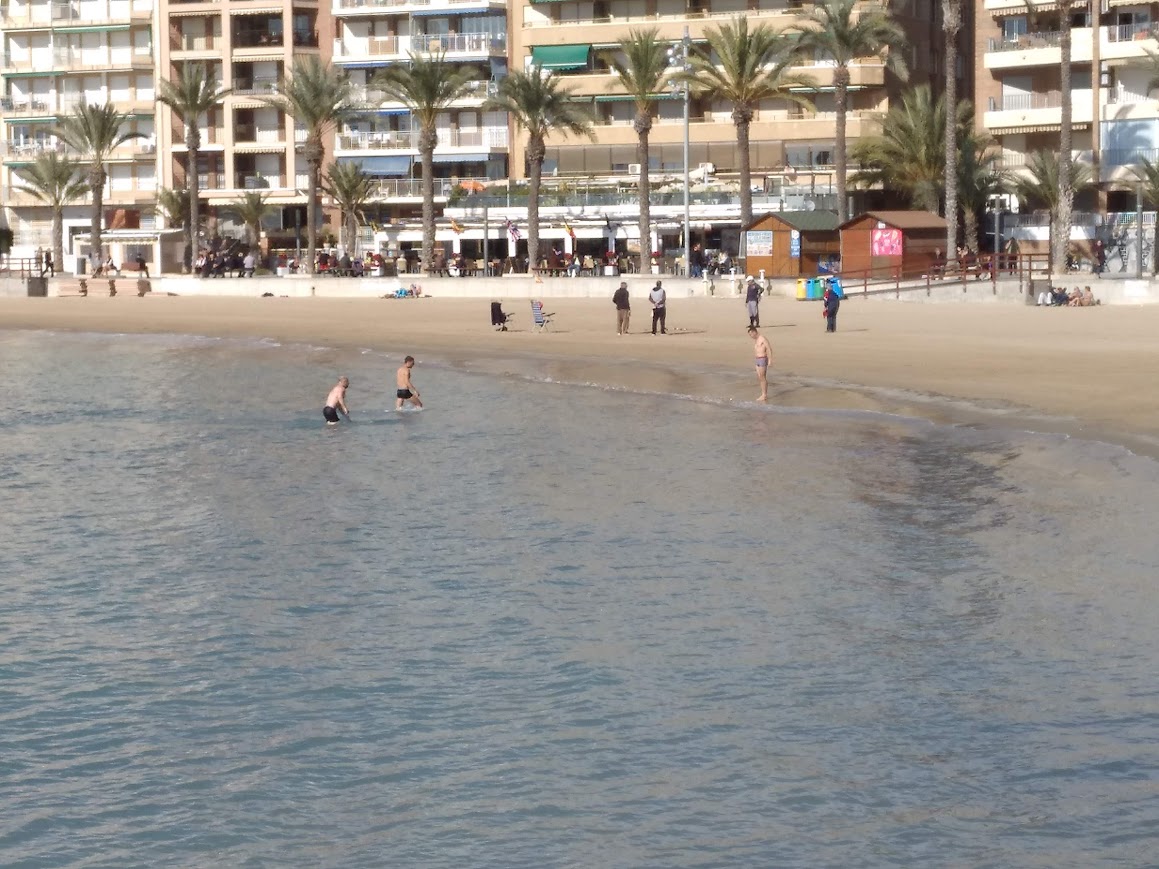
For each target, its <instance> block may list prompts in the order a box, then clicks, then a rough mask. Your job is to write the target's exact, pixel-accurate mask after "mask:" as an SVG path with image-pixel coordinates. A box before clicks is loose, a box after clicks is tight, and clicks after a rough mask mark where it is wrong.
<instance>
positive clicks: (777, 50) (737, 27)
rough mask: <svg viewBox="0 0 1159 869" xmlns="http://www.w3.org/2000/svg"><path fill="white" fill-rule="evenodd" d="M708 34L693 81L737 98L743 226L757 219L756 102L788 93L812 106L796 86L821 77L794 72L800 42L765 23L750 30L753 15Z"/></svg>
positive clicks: (701, 89)
mask: <svg viewBox="0 0 1159 869" xmlns="http://www.w3.org/2000/svg"><path fill="white" fill-rule="evenodd" d="M704 36H705V39H707V40H708V48H707V49H706V50H697V51H695V52H694V53H693V55H692V63H691V66H692V69H691V71H690V72H689V73H688V76H689V81H690V83H691V85H692V86H693V87H694V88H695V89H696V92H697V93H698V94H711V95H713V96H714V97H716V98H717V99H721V100H725V101H727V102H729V103H731V104H732V123H733V126H735V127H736V147H737V152H738V156H739V158H740V225H741V227H742V228H743V227H747V226H748V225H749V224H750V223H752V221H753V192H752V165H751V163H750V158H749V127H750V125H751V124H752V122H753V116H754V115H756V110H757V106H758V105H759V104H760V103H761V102H762V101H764V100H771V99H784V100H788V101H789V102H792V103H796V104H797V105H800V106H803V107H805V108H809V107H811V106H812V102H811V101H810V100H809V98H808V97H806V96H805V95H804V94H800V93H797V92H795V91H794V90H793V89H794V88H798V89H806V88H812V87H815V84H816V83H815V82H814V81H813V80H812V79H811V78H809V77H807V76H803V75H798V74H796V73H791V72H789V68H790V67H792V66H793V64H794V63H796V62H797V51H796V47H795V42H794V41H793V40H788V39H785V38H784V37H781V36H778V35H777V34H776V33H775V32H774V31H773V30H772V28H770V27H769V26H767V25H765V24H759V25H757V26H756V27H754V28H753V29H752V30H750V29H749V22H748V19H747V18H745V17H744V16H738V17H737V18H735V19H734V20H733V21H731V22H725V23H724V24H721V25H720V26H719V27H714V28H711V29H709V30H708V31H706V32H705V34H704Z"/></svg>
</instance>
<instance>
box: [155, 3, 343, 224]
mask: <svg viewBox="0 0 1159 869" xmlns="http://www.w3.org/2000/svg"><path fill="white" fill-rule="evenodd" d="M157 12H158V40H157V43H158V44H157V68H158V71H159V74H160V76H161V77H178V76H179V75H180V72H181V68H182V65H184V64H187V63H199V64H204V65H206V66H207V68H208V69H209V70H210V71H211V72H212V74H213V75H214V77H215V78H216V79H217V81H219V82H220V83H221V85H222V86H223V87H225V88H229V89H230V90H231V93H230V95H229V96H228V97H226V99H225V101H224V103H223V104H222V105H221V106H219V107H217V108H215V109H214V110H213V111H211V112H208V113H207V114H206V115H205V116H203V117H202V118H201V119H200V120H199V124H200V127H201V151H200V154H199V156H198V165H197V173H198V176H199V179H198V181H199V184H200V190H201V197H202V200H203V201H204V203H205V205H206V206H207V230H208V231H209V232H211V233H212V232H214V231H223V230H226V229H229V228H230V225H231V224H230V221H231V217H230V215H229V211H228V209H227V208H223V206H228V204H229V203H230V202H232V201H235V200H237V199H238V198H240V197H241V196H242V195H244V194H245V192H246V191H251V190H263V191H265V192H266V194H267V195H268V197H269V201H270V202H271V203H272V204H274V205H275V206H279V208H278V211H277V213H276V214H275V215H274V217H273V219H272V220H270V221H269V226H268V228H269V230H270V232H271V233H274V234H277V233H278V232H279V231H281V232H282V233H283V234H284V235H291V234H293V233H295V228H296V227H304V226H305V225H306V220H305V207H306V187H307V183H308V182H307V165H306V161H305V158H304V157H303V155H302V153H301V151H300V150H298V148H297V146H298V145H299V144H300V143H302V142H303V141H304V139H305V131H304V130H300V129H296V128H295V124H294V120H293V118H291V117H289V116H287V115H286V114H285V113H283V112H281V111H279V110H278V109H275V108H271V107H270V106H268V105H266V103H264V102H263V98H268V97H269V96H271V95H273V94H276V93H277V90H278V86H279V83H280V82H281V81H282V79H283V77H284V76H285V75H286V73H287V72H289V71H290V70H291V68H292V66H293V63H294V59H295V58H297V57H299V56H303V55H311V54H312V55H316V56H320V57H321V58H322V59H323V60H326V59H327V58H328V56H329V53H330V41H329V34H330V28H331V26H332V25H331V23H330V10H329V6H328V5H325V4H319V2H318V0H157ZM157 118H158V131H159V147H160V151H161V184H162V185H163V186H165V187H169V188H174V187H177V188H180V187H184V186H185V184H186V175H185V173H186V172H187V171H188V168H187V159H186V147H185V127H184V125H183V124H182V123H181V121H180V120H179V119H177V118H176V117H175V116H174V115H173V112H172V111H171V110H170V109H169V108H168V107H167V106H164V105H158V107H157Z"/></svg>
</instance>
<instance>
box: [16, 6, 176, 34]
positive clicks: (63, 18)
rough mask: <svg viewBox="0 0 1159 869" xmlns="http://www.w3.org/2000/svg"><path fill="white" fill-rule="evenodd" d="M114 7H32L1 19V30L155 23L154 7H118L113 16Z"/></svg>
mask: <svg viewBox="0 0 1159 869" xmlns="http://www.w3.org/2000/svg"><path fill="white" fill-rule="evenodd" d="M113 5H114V4H112V3H109V2H105V3H100V4H96V3H86V4H84V7H83V10H82V7H81V4H80V3H48V4H44V5H41V4H33V3H29V4H28V6H27V8H26V11H25V14H24V15H14V16H10V15H4V16H3V17H0V30H3V31H5V32H10V31H13V30H47V29H49V28H52V27H62V26H68V25H70V24H76V25H84V26H86V27H102V26H105V25H109V26H116V25H125V24H133V23H141V24H148V23H149V22H150V21H152V20H153V4H152V3H140V2H135V3H131V4H130V3H118V4H116V6H118V7H120V8H117V9H116V11H115V12H114V10H113Z"/></svg>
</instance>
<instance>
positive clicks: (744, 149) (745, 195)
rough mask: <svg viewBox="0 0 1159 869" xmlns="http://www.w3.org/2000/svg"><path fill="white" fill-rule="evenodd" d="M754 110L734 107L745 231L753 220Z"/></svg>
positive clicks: (742, 217) (741, 211)
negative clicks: (751, 153) (751, 131)
mask: <svg viewBox="0 0 1159 869" xmlns="http://www.w3.org/2000/svg"><path fill="white" fill-rule="evenodd" d="M752 117H753V113H752V111H749V110H745V111H740V110H738V109H734V110H733V113H732V118H733V123H734V124H735V125H736V150H737V156H738V157H739V158H740V163H739V168H740V231H741V232H745V231H747V230H748V228H749V224H750V223H752V222H753V190H752V180H753V167H752V161H751V159H750V156H749V124H751V123H752Z"/></svg>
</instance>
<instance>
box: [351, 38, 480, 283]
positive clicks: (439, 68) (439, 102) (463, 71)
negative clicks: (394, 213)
mask: <svg viewBox="0 0 1159 869" xmlns="http://www.w3.org/2000/svg"><path fill="white" fill-rule="evenodd" d="M476 75H477V73H476V72H475V71H474V70H472V69H471V68H470V67H462V66H459V65H457V64H450V63H447V59H446V53H445V52H443V51H439V52H438V53H436V54H411V55H410V63H398V64H394V65H392V66H388V67H387V68H386V69H384V70H382V71H381V72H379V73H378V74H377V75H375V76H374V78H373V79H372V81H371V85H370V86H371V87H372V88H374V89H376V90H380V91H382V92H383V93H384V94H385V97H386V99H387V100H388V101H391V102H398V103H402V104H403V105H404V106H406V107H407V108H408V109H410V113H411V119H412V123H413V124H415V125H416V126H417V127H418V151H419V161H420V162H421V163H422V175H423V179H422V180H423V251H422V256H423V260H422V268H423V271H425V272H426V271H430V269H431V267H432V265H433V260H434V253H435V146H436V145H437V144H438V143H439V134H438V127H437V124H438V117H439V115H440V114H442V113H443V112H445V111H446V110H447V109H448V108H449V107H450V105H451V104H452V103H454V102H455V101H456V100H460V99H462V98H463V97H465V96H466V95H467V94H468V93H469V92H470V89H469V83H470V82H471V81H472V79H474V78H475V77H476Z"/></svg>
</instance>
